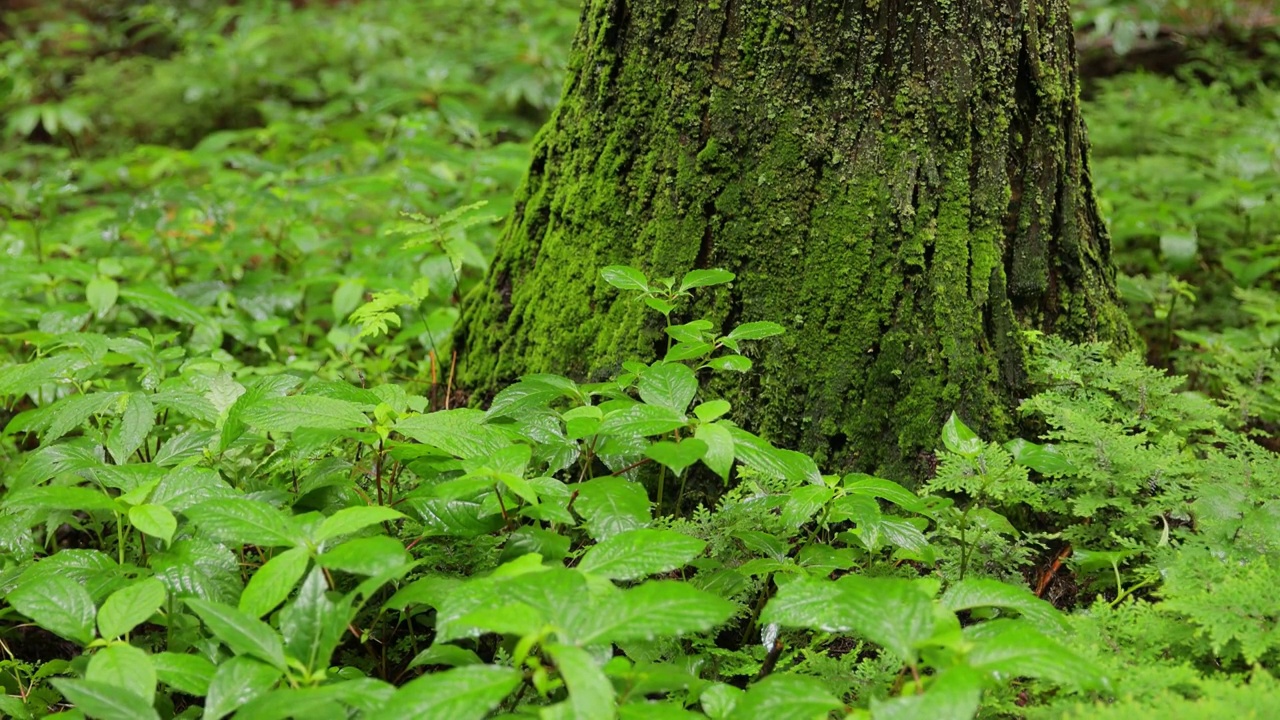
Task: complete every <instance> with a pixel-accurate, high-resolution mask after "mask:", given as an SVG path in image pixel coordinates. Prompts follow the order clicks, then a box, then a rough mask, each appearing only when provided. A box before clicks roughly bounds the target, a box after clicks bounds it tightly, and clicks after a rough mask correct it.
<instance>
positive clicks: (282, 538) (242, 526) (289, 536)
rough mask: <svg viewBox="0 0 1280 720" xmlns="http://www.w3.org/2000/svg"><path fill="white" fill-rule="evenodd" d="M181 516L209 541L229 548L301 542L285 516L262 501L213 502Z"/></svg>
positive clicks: (222, 500) (217, 499) (273, 545)
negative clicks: (231, 546)
mask: <svg viewBox="0 0 1280 720" xmlns="http://www.w3.org/2000/svg"><path fill="white" fill-rule="evenodd" d="M183 514H184V515H186V516H187V517H188V518H190V519H191V520H192V522H194V523H195V524H196V525H198V526H199V527H200V529H201V530H203V531H204V532H205V533H206V534H207V535H209V536H210V537H212V538H214V539H215V540H220V541H222V542H224V543H228V544H231V545H257V546H259V547H280V546H291V545H296V544H298V542H299V540H300V538H299V537H298V534H297V533H296V532H295V531H294V530H293V528H291V527H290V526H289V522H288V521H287V520H286V519H285V517H284V514H283V513H281V512H280V511H279V510H277V509H275V508H274V507H272V506H271V505H269V504H267V503H265V502H263V501H261V500H250V499H249V498H243V497H229V498H215V499H213V500H206V501H205V502H202V503H200V504H199V505H196V506H194V507H190V508H187V510H186V512H184V513H183Z"/></svg>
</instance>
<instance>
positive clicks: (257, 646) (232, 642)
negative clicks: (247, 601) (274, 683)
mask: <svg viewBox="0 0 1280 720" xmlns="http://www.w3.org/2000/svg"><path fill="white" fill-rule="evenodd" d="M186 603H187V607H189V608H191V609H192V611H194V612H195V614H196V615H199V616H200V619H201V620H202V621H204V624H205V625H206V626H208V628H209V631H210V632H212V633H213V634H214V636H215V637H217V638H218V640H220V641H222V643H223V644H224V645H226V646H227V647H229V648H231V651H232V652H234V653H235V654H237V655H252V656H253V657H256V658H258V659H260V660H265V661H266V662H268V663H271V664H272V665H274V666H275V667H277V668H279V669H280V670H284V668H285V660H284V643H282V642H281V641H280V636H279V635H278V634H277V633H276V631H275V630H272V629H271V626H270V625H267V624H266V623H264V622H262V621H261V620H259V619H257V618H255V617H253V616H251V615H248V614H247V613H243V612H241V611H239V610H237V609H236V608H233V607H231V606H229V605H223V604H222V603H216V602H210V601H208V600H199V599H196V598H187V600H186Z"/></svg>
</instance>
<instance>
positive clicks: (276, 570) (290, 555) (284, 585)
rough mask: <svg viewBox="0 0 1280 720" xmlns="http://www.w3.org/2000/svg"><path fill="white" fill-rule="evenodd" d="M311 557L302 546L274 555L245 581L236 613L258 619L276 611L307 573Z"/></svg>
mask: <svg viewBox="0 0 1280 720" xmlns="http://www.w3.org/2000/svg"><path fill="white" fill-rule="evenodd" d="M310 560H311V554H310V552H309V551H308V550H307V548H305V547H296V548H291V549H289V550H285V551H284V552H282V553H280V554H279V555H276V556H275V557H273V558H271V559H270V560H268V561H266V562H265V563H263V564H262V567H260V568H258V569H257V571H255V572H254V573H253V575H252V576H251V577H250V578H249V582H248V583H247V584H246V585H245V586H244V592H243V593H241V594H240V611H241V612H243V613H245V614H246V615H250V616H252V617H255V618H260V617H262V616H263V615H266V614H267V613H269V612H271V611H272V610H274V609H276V606H277V605H279V604H280V603H282V602H284V601H285V598H287V597H289V593H290V592H292V591H293V588H294V586H295V585H297V584H298V581H299V580H301V579H302V576H303V575H304V574H305V573H306V572H307V563H308V562H309V561H310Z"/></svg>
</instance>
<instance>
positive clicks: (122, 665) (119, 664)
mask: <svg viewBox="0 0 1280 720" xmlns="http://www.w3.org/2000/svg"><path fill="white" fill-rule="evenodd" d="M84 678H85V680H90V681H92V682H96V683H102V684H103V685H110V686H111V687H115V688H119V689H121V690H125V691H128V692H130V693H133V694H134V695H137V696H138V697H140V698H142V699H144V700H146V701H147V702H154V700H155V695H156V669H155V667H154V666H153V665H152V664H151V658H150V657H149V656H148V655H147V654H146V653H145V652H143V651H142V650H139V649H138V648H136V647H134V646H132V645H128V644H125V643H115V644H113V645H108V646H107V647H105V648H102V649H101V650H99V651H98V652H96V653H94V654H93V657H91V658H89V666H88V668H87V669H86V670H85V674H84Z"/></svg>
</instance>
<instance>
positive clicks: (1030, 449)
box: [1004, 438, 1078, 476]
mask: <svg viewBox="0 0 1280 720" xmlns="http://www.w3.org/2000/svg"><path fill="white" fill-rule="evenodd" d="M1004 449H1005V450H1008V451H1009V454H1010V455H1012V456H1013V461H1014V462H1016V463H1018V464H1019V465H1022V466H1024V467H1029V468H1031V469H1032V470H1035V471H1036V472H1038V473H1040V474H1041V475H1049V476H1060V475H1070V474H1072V473H1075V472H1078V470H1077V468H1076V466H1075V465H1072V464H1071V461H1070V460H1068V459H1067V456H1066V455H1063V454H1062V451H1061V450H1059V449H1058V448H1056V447H1054V446H1053V445H1037V444H1035V443H1033V442H1027V441H1026V440H1023V439H1022V438H1014V439H1013V440H1010V441H1009V442H1007V443H1005V444H1004Z"/></svg>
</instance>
